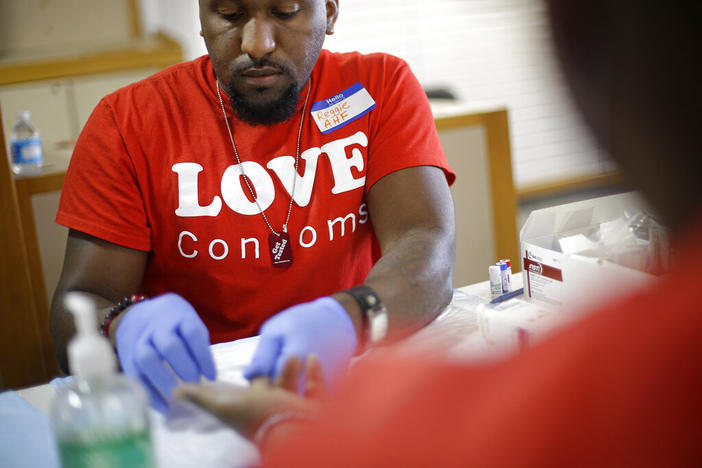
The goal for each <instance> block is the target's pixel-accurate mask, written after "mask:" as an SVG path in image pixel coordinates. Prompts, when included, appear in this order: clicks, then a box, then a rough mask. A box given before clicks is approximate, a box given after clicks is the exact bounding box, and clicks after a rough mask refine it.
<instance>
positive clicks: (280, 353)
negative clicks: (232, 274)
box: [244, 166, 455, 387]
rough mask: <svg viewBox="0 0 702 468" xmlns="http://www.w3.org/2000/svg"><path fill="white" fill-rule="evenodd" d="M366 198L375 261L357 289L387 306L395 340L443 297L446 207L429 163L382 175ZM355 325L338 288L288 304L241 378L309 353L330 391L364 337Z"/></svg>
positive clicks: (447, 272)
mask: <svg viewBox="0 0 702 468" xmlns="http://www.w3.org/2000/svg"><path fill="white" fill-rule="evenodd" d="M367 201H368V207H369V210H370V216H371V221H372V222H373V228H374V229H375V233H376V237H377V238H378V241H379V243H380V248H381V253H382V256H381V258H380V259H379V260H378V262H377V263H376V265H375V266H374V267H373V268H372V269H371V271H370V272H369V274H368V275H367V277H366V281H365V284H366V285H367V286H369V287H371V288H373V289H374V290H375V291H376V293H377V294H378V296H379V297H380V300H381V301H382V302H383V303H384V305H385V307H386V308H387V309H388V315H389V333H391V336H392V337H393V338H397V337H401V336H405V335H408V334H409V333H411V332H413V331H415V330H417V329H418V328H420V327H422V326H423V325H426V324H427V323H429V322H430V321H431V320H432V319H434V318H435V317H436V316H437V315H438V314H439V312H441V310H442V309H443V308H444V307H445V306H446V305H447V304H448V303H449V302H450V300H451V289H452V273H453V262H454V250H455V247H454V244H455V227H454V217H453V202H452V199H451V195H450V192H449V188H448V184H447V182H446V178H445V176H444V173H443V171H442V170H441V169H439V168H437V167H433V166H420V167H412V168H408V169H402V170H398V171H395V172H392V173H391V174H388V175H386V176H385V177H383V178H382V179H380V180H379V181H378V182H376V183H375V184H374V185H373V187H372V188H371V189H370V190H369V193H368V197H367ZM362 323H363V317H362V315H361V309H360V307H359V305H358V304H357V303H356V301H355V299H354V298H353V297H352V296H351V295H350V294H349V293H348V292H344V291H338V292H336V293H334V294H333V295H332V296H331V297H322V298H319V299H316V300H315V301H312V302H306V303H302V304H297V305H294V306H292V307H289V308H287V309H285V310H283V311H281V312H279V313H278V314H276V315H274V316H273V317H271V318H269V319H268V320H267V321H266V322H265V323H264V324H263V326H262V327H261V341H260V343H259V345H258V348H257V349H256V353H255V354H254V357H253V359H252V361H251V363H250V364H249V366H247V368H246V369H245V370H244V376H245V377H246V378H248V379H252V378H254V377H257V376H261V375H268V376H277V375H278V374H279V373H280V372H281V369H282V368H283V366H284V364H285V362H286V361H287V360H288V359H289V358H290V357H291V356H297V357H299V358H301V359H305V358H306V357H307V356H308V355H309V354H310V353H314V354H316V355H318V356H319V359H320V361H321V364H322V369H323V370H324V375H325V379H326V380H327V383H328V384H331V385H332V387H333V385H334V383H335V382H336V381H337V380H338V377H339V376H340V375H342V374H343V372H344V370H345V369H346V365H347V364H348V362H349V360H350V359H351V357H352V356H353V354H354V353H355V352H356V351H357V347H358V344H359V341H360V340H359V337H363V336H364V332H363V330H362ZM361 344H362V343H361ZM301 385H302V382H301Z"/></svg>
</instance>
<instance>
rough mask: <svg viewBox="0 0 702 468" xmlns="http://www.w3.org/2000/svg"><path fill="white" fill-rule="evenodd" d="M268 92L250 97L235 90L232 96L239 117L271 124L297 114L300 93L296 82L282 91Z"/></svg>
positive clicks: (255, 122)
mask: <svg viewBox="0 0 702 468" xmlns="http://www.w3.org/2000/svg"><path fill="white" fill-rule="evenodd" d="M267 94H269V93H268V92H267V91H265V90H264V91H263V92H258V94H257V95H255V96H252V97H248V96H245V95H243V94H240V93H238V92H236V91H234V92H233V93H232V94H231V96H230V97H231V104H232V108H233V109H234V112H235V113H236V114H237V117H239V119H241V120H243V121H244V122H247V123H250V124H252V125H271V124H275V123H280V122H285V121H286V120H289V119H290V117H292V116H293V115H294V114H295V111H296V110H297V103H298V99H299V95H298V93H297V86H296V85H295V84H294V83H293V84H291V85H290V86H289V87H288V88H286V89H284V90H283V91H282V92H278V93H275V92H271V93H270V94H271V96H267Z"/></svg>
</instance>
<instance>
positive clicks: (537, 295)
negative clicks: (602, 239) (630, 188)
mask: <svg viewBox="0 0 702 468" xmlns="http://www.w3.org/2000/svg"><path fill="white" fill-rule="evenodd" d="M644 206H645V205H644V203H643V201H642V200H641V198H640V197H639V196H638V194H636V193H635V192H628V193H622V194H617V195H611V196H607V197H600V198H594V199H590V200H584V201H580V202H575V203H568V204H565V205H559V206H554V207H549V208H544V209H540V210H534V211H532V213H531V214H530V215H529V217H528V219H527V221H526V222H525V223H524V226H522V229H521V231H520V243H521V260H522V272H523V273H522V275H523V282H524V294H525V296H527V297H528V298H529V299H530V300H534V301H538V302H540V303H542V304H548V305H551V306H554V307H558V308H563V307H565V306H567V308H568V309H569V310H580V309H581V308H592V307H596V306H597V305H598V304H600V303H604V302H607V301H609V300H612V299H613V298H614V297H616V296H617V295H620V294H623V293H625V292H627V291H630V290H631V289H632V288H634V287H638V286H640V285H642V284H645V283H646V282H647V281H651V280H652V279H653V278H655V277H654V276H653V275H650V274H648V273H645V272H642V271H639V270H636V269H632V268H628V267H625V266H621V265H619V264H616V263H613V262H611V261H609V260H607V259H603V258H598V257H597V256H594V257H593V256H584V255H579V254H575V253H564V252H563V250H562V248H561V245H562V244H561V242H559V240H560V239H563V238H570V239H577V238H582V239H583V240H584V241H587V236H591V235H592V233H593V232H595V231H596V230H597V229H600V226H601V225H602V223H606V222H609V221H612V220H616V219H618V218H619V217H620V216H622V213H624V212H625V211H626V210H632V209H642V207H644Z"/></svg>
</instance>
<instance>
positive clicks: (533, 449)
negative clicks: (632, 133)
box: [269, 232, 702, 467]
mask: <svg viewBox="0 0 702 468" xmlns="http://www.w3.org/2000/svg"><path fill="white" fill-rule="evenodd" d="M695 239H696V240H697V242H692V243H689V244H688V247H689V248H688V249H682V250H680V252H681V254H682V255H681V257H684V258H685V264H684V265H682V266H681V267H682V268H680V269H679V270H678V271H677V272H675V273H674V274H673V275H672V276H670V277H668V278H665V279H663V280H661V281H660V282H657V283H655V285H654V286H650V287H649V288H648V289H647V290H644V291H641V292H640V293H638V294H637V295H635V296H632V297H629V298H628V299H625V300H620V301H618V302H617V303H614V304H611V305H610V306H609V307H607V308H605V309H603V310H600V311H599V312H598V313H596V314H593V315H591V316H589V317H588V318H586V319H585V320H584V321H582V322H580V323H579V324H576V325H574V326H572V327H571V328H569V329H567V330H564V331H563V332H561V333H559V334H557V335H556V336H554V337H552V338H551V339H549V340H548V341H546V342H544V343H543V344H542V345H540V346H537V347H536V348H534V349H532V350H530V351H528V352H525V353H523V354H521V355H520V356H518V357H517V358H515V359H512V360H510V361H508V362H506V363H503V364H501V365H497V366H493V367H485V368H468V367H462V366H460V365H457V364H445V363H444V364H437V363H436V362H417V361H407V360H402V359H400V358H396V359H394V360H387V359H386V360H376V361H373V362H368V363H366V364H365V365H363V366H362V368H359V369H358V372H356V373H355V375H354V376H353V377H352V378H351V380H350V381H349V382H347V383H348V385H346V386H345V388H344V389H343V392H342V395H341V398H340V400H339V401H338V402H337V403H336V404H335V406H334V407H333V408H332V411H330V412H328V413H325V417H324V419H323V421H322V422H321V425H320V426H319V427H313V428H310V431H312V432H313V433H310V432H309V431H304V433H300V434H299V435H297V436H296V438H295V439H294V440H292V441H291V443H290V444H289V445H288V444H286V447H278V448H279V450H275V451H274V453H271V454H270V456H271V458H270V460H269V461H270V466H281V467H282V466H285V467H296V466H300V467H303V466H304V467H330V466H334V467H346V466H348V467H371V466H377V467H388V466H402V467H405V466H426V467H452V466H461V467H464V466H478V467H494V466H520V467H521V466H539V467H542V466H559V467H564V466H568V467H571V466H598V467H599V466H622V467H623V466H627V467H628V466H702V288H700V287H699V286H697V284H699V280H698V278H699V272H698V266H699V265H700V264H702V243H701V242H700V240H702V235H700V232H698V235H697V236H696V238H695Z"/></svg>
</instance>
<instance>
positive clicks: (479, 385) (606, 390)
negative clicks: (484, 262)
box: [181, 0, 702, 467]
mask: <svg viewBox="0 0 702 468" xmlns="http://www.w3.org/2000/svg"><path fill="white" fill-rule="evenodd" d="M700 9H701V7H700V4H699V3H696V2H684V3H683V2H638V1H633V0H626V1H623V0H621V1H616V2H612V1H609V0H569V1H557V0H552V1H551V2H550V16H551V21H552V28H553V33H554V38H555V41H556V46H557V51H558V53H559V56H560V59H561V63H562V67H563V70H564V72H565V76H566V78H567V80H568V82H569V84H570V86H571V88H572V92H573V95H574V96H575V99H576V101H577V103H578V105H579V107H580V110H581V112H582V114H583V115H584V117H585V119H586V121H587V122H588V124H589V126H590V128H591V130H592V131H593V132H594V134H595V135H596V137H597V138H598V140H599V141H600V142H601V143H602V144H603V145H605V146H606V147H607V148H608V149H609V151H610V153H611V155H612V157H613V158H614V159H615V160H616V161H617V162H618V163H619V164H620V167H621V170H622V171H623V173H624V174H625V175H626V176H627V178H628V179H629V181H630V182H631V183H632V184H634V186H635V187H637V188H638V189H639V190H640V191H641V192H642V193H643V194H644V195H645V197H646V198H647V199H648V201H649V202H650V204H651V205H652V206H653V207H654V209H655V210H656V211H657V213H658V214H659V216H660V217H661V219H662V220H663V221H665V222H666V224H667V225H668V226H670V227H671V228H672V229H673V232H674V242H675V246H676V249H677V252H678V256H679V258H680V259H682V261H681V262H680V264H679V265H677V267H676V268H677V269H674V270H673V272H672V273H671V274H669V275H668V276H667V277H662V278H659V279H657V280H656V281H655V282H653V283H652V284H650V285H648V286H647V287H646V288H645V289H643V290H640V291H638V292H636V293H635V294H633V295H630V296H628V297H626V298H621V299H618V300H616V302H614V303H611V304H609V305H608V306H606V307H604V308H602V309H601V310H598V311H595V312H594V313H592V314H590V315H588V316H587V317H585V318H583V319H582V320H581V321H580V322H579V323H577V324H574V325H571V326H569V327H568V328H567V329H564V330H562V331H561V332H560V333H558V334H556V335H554V336H552V337H551V338H549V339H547V340H546V341H545V342H543V343H541V344H540V345H538V346H536V347H534V348H533V349H531V350H528V351H526V352H523V353H522V354H520V355H519V356H517V357H514V358H513V359H511V360H509V361H506V362H504V363H501V364H499V365H494V366H485V367H477V368H476V367H466V366H464V365H460V364H451V363H445V362H439V361H436V360H426V361H422V360H417V359H415V360H407V359H403V358H401V357H395V358H394V359H393V358H388V357H387V356H385V357H384V358H382V359H377V360H369V361H368V362H365V363H360V364H359V366H358V368H357V369H355V372H353V373H352V375H351V376H350V378H349V379H348V380H347V381H346V382H345V385H344V386H343V388H342V390H341V391H340V393H339V394H337V395H335V396H334V398H332V399H331V401H330V402H329V403H314V402H312V401H309V400H303V399H301V398H299V397H296V396H293V395H292V394H290V393H287V392H285V390H284V388H286V385H287V386H289V384H286V382H285V379H281V380H280V381H279V382H278V384H279V385H278V386H277V387H276V386H274V385H271V384H269V383H267V382H257V383H256V384H255V385H254V386H253V387H252V389H251V390H249V391H245V392H231V391H230V392H229V393H227V392H226V391H218V390H217V389H216V388H212V387H206V386H202V387H188V388H184V389H183V390H182V391H181V395H182V396H183V397H186V398H188V399H190V400H192V401H194V402H196V403H198V404H200V405H201V406H203V407H205V408H207V409H209V410H210V411H212V412H214V413H215V414H217V415H218V416H219V417H220V418H221V419H223V420H225V421H228V422H229V423H230V424H232V425H234V426H235V427H237V428H239V429H240V430H241V431H242V432H243V433H245V434H249V435H251V434H254V433H255V432H256V431H258V435H259V440H258V441H259V443H262V444H263V447H262V448H263V453H264V464H266V465H267V466H268V465H269V466H286V467H295V466H305V467H310V466H320V467H321V466H335V467H340V466H349V467H351V466H353V467H368V466H384V467H385V466H440V467H447V466H702V443H701V441H702V288H700V287H699V282H700V280H699V271H698V268H699V265H700V264H702V192H701V191H700V184H699V181H698V178H699V175H700V174H701V173H702V157H701V156H702V154H701V153H702V151H700V149H701V148H700V146H701V141H702V139H701V138H700V131H699V125H698V122H699V120H698V118H697V113H698V112H699V106H700V104H702V99H701V98H700V92H701V87H700V83H702V76H700V71H699V64H698V63H697V62H698V60H697V59H696V57H697V56H698V49H697V44H699V43H700V41H699V40H698V39H699V36H700V32H699V31H700V28H699V23H700ZM301 365H302V364H301V363H300V362H292V363H291V364H290V365H289V366H288V371H289V373H290V375H293V376H294V375H295V373H296V372H297V371H298V370H299V368H300V366H301ZM307 366H308V368H310V369H312V370H313V369H316V368H318V366H317V364H316V363H315V361H314V360H311V361H309V362H307ZM313 373H314V371H310V372H309V374H310V375H312V374H313ZM310 390H311V393H318V391H319V388H317V390H314V388H311V389H310ZM244 408H246V409H247V411H244V410H243V409H244ZM271 414H272V415H273V416H271Z"/></svg>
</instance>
